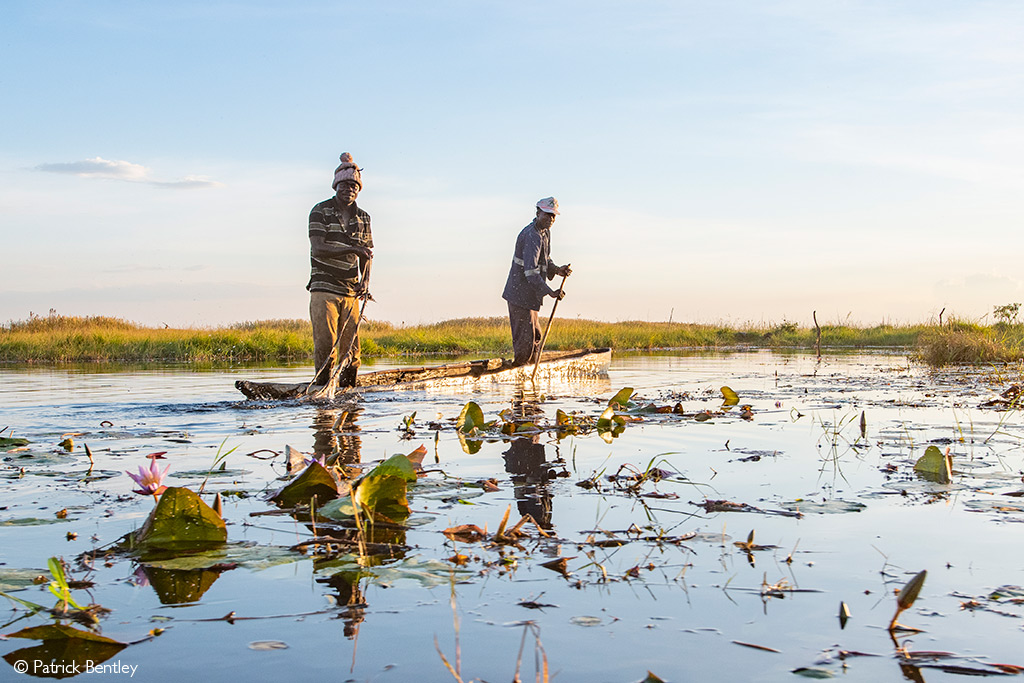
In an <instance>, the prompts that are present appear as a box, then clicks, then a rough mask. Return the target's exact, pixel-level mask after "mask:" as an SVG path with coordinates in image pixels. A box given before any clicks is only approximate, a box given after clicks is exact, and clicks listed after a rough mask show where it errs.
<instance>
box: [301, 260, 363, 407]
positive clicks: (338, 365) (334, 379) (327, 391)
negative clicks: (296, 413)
mask: <svg viewBox="0 0 1024 683" xmlns="http://www.w3.org/2000/svg"><path fill="white" fill-rule="evenodd" d="M372 265H373V259H370V260H369V261H367V263H366V275H365V276H364V278H363V282H364V284H365V287H366V288H368V287H369V285H370V266H372ZM366 288H364V291H365V296H364V298H363V304H362V306H360V307H359V313H358V314H357V315H356V332H355V334H354V335H352V341H351V343H349V346H348V349H347V350H346V351H345V355H344V356H342V355H341V338H342V333H344V332H345V328H346V327H348V320H347V319H346V320H345V322H344V323H343V324H342V326H341V329H340V330H338V341H337V344H336V345H335V347H334V368H332V369H331V378H330V379H329V380H328V382H327V384H325V385H324V386H323V387H321V389H320V390H319V391H317V392H316V393H315V394H313V398H324V397H328V398H334V389H335V387H336V386H337V385H338V378H339V377H340V376H341V371H342V369H343V365H344V363H345V361H346V360H348V357H349V356H350V355H352V348H353V346H354V345H355V344H358V343H359V342H358V339H359V323H361V322H362V320H363V312H364V311H366V302H367V301H369V300H370V290H369V289H366ZM327 360H328V362H330V357H328V359H327ZM309 386H312V385H309ZM309 386H307V387H306V394H307V395H309Z"/></svg>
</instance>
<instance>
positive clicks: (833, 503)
mask: <svg viewBox="0 0 1024 683" xmlns="http://www.w3.org/2000/svg"><path fill="white" fill-rule="evenodd" d="M779 507H781V508H783V509H784V510H793V511H795V512H803V513H804V514H811V513H814V514H819V515H838V514H842V513H844V512H863V511H864V510H867V509H868V506H867V505H865V504H864V503H858V502H857V501H855V500H841V499H839V498H833V499H831V500H823V501H815V500H794V501H791V502H788V503H780V504H779Z"/></svg>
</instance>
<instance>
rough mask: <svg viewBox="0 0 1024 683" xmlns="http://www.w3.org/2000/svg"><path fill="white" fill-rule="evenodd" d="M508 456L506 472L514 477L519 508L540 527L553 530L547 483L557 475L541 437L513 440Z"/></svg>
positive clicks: (506, 452) (505, 453)
mask: <svg viewBox="0 0 1024 683" xmlns="http://www.w3.org/2000/svg"><path fill="white" fill-rule="evenodd" d="M502 455H504V456H505V471H506V472H508V473H509V474H511V475H512V483H513V485H514V487H515V490H514V495H515V497H516V507H517V508H519V514H520V515H524V516H525V515H530V516H531V517H533V521H535V522H536V523H537V526H539V527H541V528H542V529H550V528H551V493H550V492H548V487H547V482H548V480H550V479H552V478H554V477H555V476H556V474H555V473H554V471H552V469H551V466H550V465H549V464H548V463H547V461H546V459H545V455H544V444H542V443H540V437H539V436H534V437H532V438H530V437H520V438H518V439H513V441H512V443H511V444H510V445H509V449H508V450H507V451H505V452H504V453H503V454H502Z"/></svg>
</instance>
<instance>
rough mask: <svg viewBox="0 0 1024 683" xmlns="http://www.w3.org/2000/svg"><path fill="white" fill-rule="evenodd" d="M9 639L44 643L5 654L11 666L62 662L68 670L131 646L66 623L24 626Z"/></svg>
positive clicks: (97, 660) (98, 660)
mask: <svg viewBox="0 0 1024 683" xmlns="http://www.w3.org/2000/svg"><path fill="white" fill-rule="evenodd" d="M7 637H8V638H28V639H30V640H41V641H42V645H37V646H35V647H26V648H22V649H20V650H15V651H14V652H8V653H7V654H5V655H4V661H6V662H7V663H8V664H10V665H11V666H15V664H16V663H17V662H19V661H24V662H34V661H37V660H38V661H42V662H54V661H55V662H61V663H62V664H63V665H64V666H65V667H66V668H67V669H70V668H74V666H75V665H77V667H78V670H79V671H82V670H84V669H85V667H86V663H87V662H92V664H93V665H94V666H95V665H96V664H99V663H100V662H105V661H106V660H108V659H110V658H111V657H113V656H114V655H116V654H117V653H118V652H120V651H121V650H123V649H124V648H126V647H128V646H127V644H125V643H121V642H118V641H116V640H111V639H110V638H105V637H104V636H100V635H97V634H95V633H93V632H91V631H85V630H82V629H78V628H74V627H73V626H66V625H64V624H47V625H44V626H32V627H29V628H23V629H21V630H20V631H17V632H16V633H10V634H8V635H7ZM51 675H53V676H54V677H55V678H63V677H65V676H73V675H75V674H74V673H72V672H68V673H66V674H60V673H58V674H51Z"/></svg>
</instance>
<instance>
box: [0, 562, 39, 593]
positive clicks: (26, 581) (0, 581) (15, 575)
mask: <svg viewBox="0 0 1024 683" xmlns="http://www.w3.org/2000/svg"><path fill="white" fill-rule="evenodd" d="M42 574H43V571H42V570H41V569H11V568H7V567H0V591H5V592H7V591H16V590H21V589H22V588H28V587H29V586H34V585H35V584H36V579H37V578H38V577H40V576H42Z"/></svg>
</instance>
